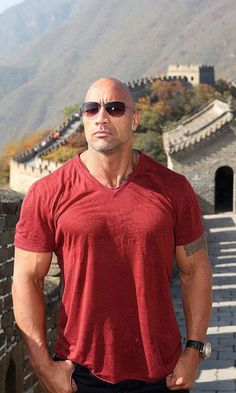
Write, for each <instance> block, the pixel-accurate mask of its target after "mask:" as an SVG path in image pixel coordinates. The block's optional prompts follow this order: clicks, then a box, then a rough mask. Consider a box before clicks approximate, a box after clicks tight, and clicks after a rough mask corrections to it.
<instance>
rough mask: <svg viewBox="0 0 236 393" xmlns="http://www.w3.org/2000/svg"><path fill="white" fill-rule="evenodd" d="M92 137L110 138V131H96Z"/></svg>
mask: <svg viewBox="0 0 236 393" xmlns="http://www.w3.org/2000/svg"><path fill="white" fill-rule="evenodd" d="M93 135H95V136H96V137H98V138H102V137H107V136H111V135H112V133H111V131H109V130H106V129H104V130H97V131H95V132H94V133H93Z"/></svg>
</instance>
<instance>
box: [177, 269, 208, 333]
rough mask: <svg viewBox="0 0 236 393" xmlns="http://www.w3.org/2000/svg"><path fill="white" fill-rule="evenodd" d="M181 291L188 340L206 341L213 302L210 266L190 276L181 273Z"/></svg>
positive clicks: (197, 270) (193, 272) (195, 271)
mask: <svg viewBox="0 0 236 393" xmlns="http://www.w3.org/2000/svg"><path fill="white" fill-rule="evenodd" d="M181 291H182V301H183V308H184V314H185V323H186V331H187V338H188V339H192V340H198V341H204V339H205V336H206V332H207V328H208V323H209V319H210V314H211V302H212V299H211V268H210V264H208V265H204V266H203V268H202V269H201V268H199V269H196V270H194V271H192V272H191V273H189V274H184V273H181Z"/></svg>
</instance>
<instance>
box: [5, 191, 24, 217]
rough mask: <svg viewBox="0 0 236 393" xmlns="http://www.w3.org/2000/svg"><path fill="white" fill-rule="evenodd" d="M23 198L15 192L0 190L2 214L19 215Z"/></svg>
mask: <svg viewBox="0 0 236 393" xmlns="http://www.w3.org/2000/svg"><path fill="white" fill-rule="evenodd" d="M22 201H23V196H22V195H20V194H18V193H17V192H15V191H11V190H0V214H1V215H2V214H12V215H13V214H19V211H20V206H21V203H22Z"/></svg>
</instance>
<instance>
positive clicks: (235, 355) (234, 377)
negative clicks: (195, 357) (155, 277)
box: [173, 213, 236, 393]
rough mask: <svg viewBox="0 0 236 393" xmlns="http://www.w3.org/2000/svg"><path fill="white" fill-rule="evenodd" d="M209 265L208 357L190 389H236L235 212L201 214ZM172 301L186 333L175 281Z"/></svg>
mask: <svg viewBox="0 0 236 393" xmlns="http://www.w3.org/2000/svg"><path fill="white" fill-rule="evenodd" d="M204 221H205V228H206V230H207V237H208V249H209V256H210V260H211V262H212V267H213V310H212V318H211V321H210V325H209V329H208V337H207V340H208V341H210V342H211V344H212V355H211V357H210V359H208V360H205V361H203V362H202V364H201V369H200V373H199V377H198V379H197V384H196V387H195V388H194V389H192V392H193V393H235V392H236V215H232V214H230V213H224V214H217V215H210V216H205V217H204ZM173 296H174V304H175V309H176V313H177V318H178V321H179V325H180V329H181V333H182V336H183V337H186V334H185V329H184V318H183V311H182V306H181V300H180V288H179V282H178V280H177V279H176V280H175V282H174V285H173Z"/></svg>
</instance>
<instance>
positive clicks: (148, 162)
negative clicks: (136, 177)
mask: <svg viewBox="0 0 236 393" xmlns="http://www.w3.org/2000/svg"><path fill="white" fill-rule="evenodd" d="M142 165H143V169H144V171H145V172H146V173H147V174H148V175H149V176H151V177H152V178H153V179H154V180H156V181H157V182H158V183H159V184H161V185H162V187H163V188H165V189H171V190H173V189H174V190H175V189H176V188H179V187H180V186H184V187H188V186H189V185H190V184H189V182H188V180H187V179H186V177H185V176H183V175H181V174H180V173H177V172H175V171H173V170H172V169H169V168H167V167H166V166H164V165H163V164H160V163H159V162H157V161H155V160H154V159H153V158H151V157H149V156H147V155H146V154H144V153H143V154H142Z"/></svg>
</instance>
